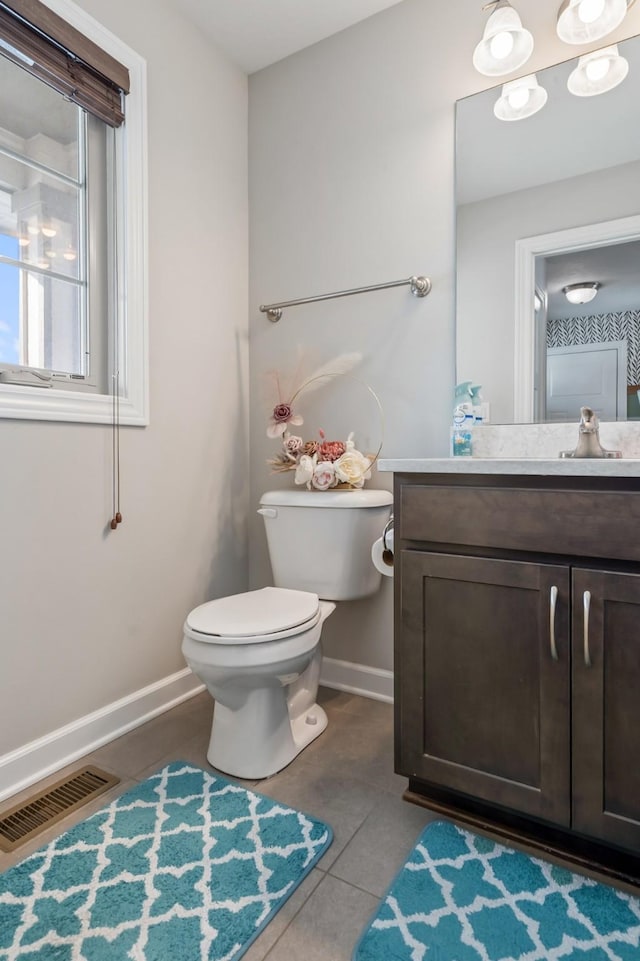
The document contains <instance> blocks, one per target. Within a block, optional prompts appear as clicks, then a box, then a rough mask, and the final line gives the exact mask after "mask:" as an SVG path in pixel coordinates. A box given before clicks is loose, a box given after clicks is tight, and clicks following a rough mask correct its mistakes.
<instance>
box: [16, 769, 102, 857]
mask: <svg viewBox="0 0 640 961" xmlns="http://www.w3.org/2000/svg"><path fill="white" fill-rule="evenodd" d="M119 780H120V778H117V777H115V775H113V774H107V772H106V771H101V770H100V769H99V768H97V767H82V768H80V769H79V770H77V771H73V772H72V773H71V774H70V775H69V776H68V777H66V778H64V780H62V781H57V782H56V783H55V784H53V785H52V786H51V787H49V788H47V789H46V790H45V791H40V792H39V793H38V794H33V795H32V796H31V797H28V798H27V799H26V800H25V801H23V802H22V804H18V805H16V807H14V808H11V810H9V811H5V812H4V813H3V814H1V815H0V851H14V850H15V849H16V848H17V847H19V846H20V845H21V844H25V842H26V841H28V840H29V839H30V838H32V837H33V836H34V835H36V834H39V833H40V832H41V831H45V830H46V829H47V828H48V827H51V825H52V824H55V822H56V821H59V820H60V819H61V818H63V817H66V816H67V814H70V813H71V811H75V810H76V809H77V808H79V807H82V805H83V804H87V803H88V802H89V801H92V800H93V798H95V797H98V795H99V794H104V792H105V791H108V790H109V788H110V787H113V785H114V784H117V783H118V781H119Z"/></svg>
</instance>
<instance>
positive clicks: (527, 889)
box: [353, 821, 640, 961]
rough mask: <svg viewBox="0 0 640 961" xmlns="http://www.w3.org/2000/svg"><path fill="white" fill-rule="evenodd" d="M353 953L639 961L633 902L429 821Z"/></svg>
mask: <svg viewBox="0 0 640 961" xmlns="http://www.w3.org/2000/svg"><path fill="white" fill-rule="evenodd" d="M353 957H354V961H561V959H562V961H564V959H571V961H639V959H640V901H638V900H636V898H633V897H631V896H629V895H628V894H623V893H622V892H620V891H616V890H615V889H614V888H610V887H607V886H605V885H603V884H598V883H597V882H595V881H592V880H590V879H588V878H584V877H580V876H579V875H577V874H572V873H571V872H570V871H566V870H565V869H564V868H558V867H555V866H554V865H552V864H548V863H546V862H544V861H539V860H537V859H535V858H530V857H528V856H527V855H526V854H521V853H520V852H518V851H514V850H511V849H509V848H506V847H503V846H502V845H501V844H495V843H494V842H493V841H489V840H487V839H486V838H483V837H479V836H478V835H474V834H471V833H469V832H468V831H463V830H462V829H461V828H458V827H456V826H455V825H453V824H449V823H445V822H443V821H436V822H435V823H433V824H430V825H428V827H426V828H425V830H424V831H423V832H422V834H421V835H420V837H419V838H418V840H417V842H416V844H415V847H414V848H413V850H412V852H411V854H410V855H409V857H408V858H407V861H406V862H405V864H404V866H403V867H402V869H401V871H400V872H399V874H397V875H396V878H395V880H394V881H393V883H392V885H391V887H390V888H389V891H388V892H387V895H386V897H385V898H384V899H383V901H382V903H381V904H380V907H379V908H378V911H377V913H376V915H375V917H374V918H373V919H372V921H371V922H370V924H369V927H368V928H367V930H366V931H365V932H364V934H363V935H362V937H361V938H360V941H359V943H358V945H357V947H356V949H355V951H354V955H353Z"/></svg>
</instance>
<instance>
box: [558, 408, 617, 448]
mask: <svg viewBox="0 0 640 961" xmlns="http://www.w3.org/2000/svg"><path fill="white" fill-rule="evenodd" d="M560 457H622V451H620V450H605V448H604V447H603V446H602V444H601V443H600V421H599V420H598V417H597V414H596V412H595V411H594V410H592V409H591V408H590V407H581V408H580V433H579V436H578V446H577V447H576V449H575V450H563V451H560Z"/></svg>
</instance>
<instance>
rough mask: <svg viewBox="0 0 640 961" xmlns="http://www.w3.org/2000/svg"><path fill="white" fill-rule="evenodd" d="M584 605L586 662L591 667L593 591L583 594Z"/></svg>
mask: <svg viewBox="0 0 640 961" xmlns="http://www.w3.org/2000/svg"><path fill="white" fill-rule="evenodd" d="M582 606H583V609H584V663H585V665H586V666H587V667H591V653H590V651H589V611H590V609H591V591H585V592H584V594H583V595H582Z"/></svg>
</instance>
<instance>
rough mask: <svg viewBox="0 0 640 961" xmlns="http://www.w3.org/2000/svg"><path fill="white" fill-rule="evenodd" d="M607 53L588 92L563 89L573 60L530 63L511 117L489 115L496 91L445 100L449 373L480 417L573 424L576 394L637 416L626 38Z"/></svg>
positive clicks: (639, 342)
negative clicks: (526, 90) (468, 384)
mask: <svg viewBox="0 0 640 961" xmlns="http://www.w3.org/2000/svg"><path fill="white" fill-rule="evenodd" d="M618 52H619V54H620V55H621V56H622V57H624V58H625V59H626V60H627V61H628V64H629V73H628V76H627V77H626V78H625V79H624V80H623V81H622V83H620V84H619V85H618V86H617V87H615V88H614V89H611V90H609V91H608V92H606V93H602V94H599V95H597V96H575V95H573V94H572V93H570V92H569V89H568V87H567V81H568V79H569V77H570V75H571V74H572V72H573V71H574V70H575V68H576V67H577V65H578V60H577V59H576V60H572V61H568V62H566V63H561V64H557V65H555V66H553V67H549V68H548V69H546V70H542V71H539V72H538V73H537V75H536V76H537V80H538V83H539V84H540V86H541V87H542V88H543V89H544V90H546V92H547V94H548V99H547V102H546V104H545V105H544V106H543V108H542V109H541V110H539V111H538V112H537V113H535V114H534V115H532V116H529V117H526V118H525V119H521V120H514V121H511V122H506V121H504V120H499V119H498V118H497V117H496V116H495V114H494V105H495V103H496V101H497V100H498V99H499V98H500V95H501V91H502V88H501V87H494V88H492V89H490V90H485V91H483V92H482V93H479V94H475V95H474V96H471V97H467V98H466V99H464V100H461V101H459V102H458V103H457V105H456V221H457V235H456V236H457V253H456V255H457V267H456V381H457V383H460V382H463V381H467V380H470V381H472V382H473V383H474V384H481V385H482V388H483V390H482V394H483V399H484V400H485V401H486V402H488V405H489V420H490V422H491V423H494V424H511V423H534V422H542V423H544V422H552V421H575V420H577V419H578V417H579V410H580V407H581V406H582V405H583V404H584V403H587V399H586V398H587V397H589V398H590V399H591V401H592V403H591V406H593V407H594V409H596V410H597V411H598V412H599V414H600V418H601V419H602V420H616V419H617V420H626V419H629V418H633V419H638V420H640V404H639V402H638V397H639V396H640V395H639V393H638V392H639V391H640V97H638V95H637V85H638V78H639V77H640V37H633V38H631V39H630V40H626V41H624V42H622V43H620V44H618ZM579 283H590V284H592V285H594V284H595V285H596V286H595V287H593V286H592V287H591V288H590V289H589V290H587V291H585V292H582V291H577V290H576V288H575V286H574V285H576V284H579ZM568 287H569V288H573V289H572V290H570V291H568V292H567V293H568V294H569V295H570V296H571V297H572V298H573V299H574V300H576V299H577V300H584V303H577V304H576V303H571V302H570V301H569V300H568V299H567V293H565V292H564V289H565V288H568ZM589 296H591V297H592V299H591V300H587V299H586V298H587V297H589ZM601 395H602V396H601Z"/></svg>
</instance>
